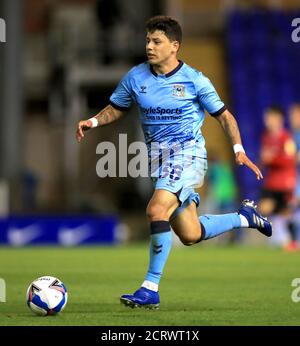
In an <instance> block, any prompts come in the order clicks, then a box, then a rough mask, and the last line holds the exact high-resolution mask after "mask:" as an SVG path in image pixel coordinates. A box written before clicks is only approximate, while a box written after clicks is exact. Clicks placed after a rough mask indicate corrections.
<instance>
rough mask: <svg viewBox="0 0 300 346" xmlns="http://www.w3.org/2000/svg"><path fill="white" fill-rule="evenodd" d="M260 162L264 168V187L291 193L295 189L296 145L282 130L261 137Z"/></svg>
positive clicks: (285, 131)
mask: <svg viewBox="0 0 300 346" xmlns="http://www.w3.org/2000/svg"><path fill="white" fill-rule="evenodd" d="M261 162H262V164H263V168H265V174H264V187H265V188H266V189H268V190H272V191H282V192H292V191H294V190H295V187H296V179H297V169H296V145H295V143H294V141H293V138H292V136H291V134H290V133H289V132H288V131H287V130H285V129H283V130H282V131H280V132H279V133H277V134H271V133H269V132H267V131H266V132H265V133H264V134H263V136H262V146H261Z"/></svg>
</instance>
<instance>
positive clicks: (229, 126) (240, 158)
mask: <svg viewBox="0 0 300 346" xmlns="http://www.w3.org/2000/svg"><path fill="white" fill-rule="evenodd" d="M216 118H217V120H218V121H219V123H220V124H221V126H222V127H223V129H224V131H225V132H226V134H227V135H228V137H229V138H230V140H231V143H232V145H235V144H242V140H241V134H240V130H239V127H238V124H237V122H236V120H235V117H234V116H233V115H232V114H231V113H230V112H229V111H228V110H226V111H225V112H223V113H222V114H220V115H219V116H218V117H216ZM235 161H236V163H237V164H238V165H240V166H243V165H246V166H247V167H249V168H250V169H251V170H252V171H253V172H254V173H255V174H256V178H257V180H260V179H262V178H263V175H262V173H261V171H260V169H259V168H258V167H257V166H256V165H255V164H254V163H253V162H252V161H251V160H250V159H249V158H248V156H247V155H246V154H245V152H243V151H239V152H237V153H236V154H235Z"/></svg>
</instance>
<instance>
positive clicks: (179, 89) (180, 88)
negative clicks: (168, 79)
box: [173, 84, 185, 97]
mask: <svg viewBox="0 0 300 346" xmlns="http://www.w3.org/2000/svg"><path fill="white" fill-rule="evenodd" d="M184 95H185V90H184V85H182V84H174V85H173V96H175V97H184Z"/></svg>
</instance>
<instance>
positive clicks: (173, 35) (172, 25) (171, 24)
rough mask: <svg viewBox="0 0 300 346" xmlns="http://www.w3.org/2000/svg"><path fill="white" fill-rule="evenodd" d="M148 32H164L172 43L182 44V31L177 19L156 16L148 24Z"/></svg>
mask: <svg viewBox="0 0 300 346" xmlns="http://www.w3.org/2000/svg"><path fill="white" fill-rule="evenodd" d="M146 29H147V31H148V32H154V31H156V30H160V31H163V32H164V33H165V35H166V36H167V37H168V39H169V40H170V41H178V42H179V43H181V42H182V30H181V26H180V24H179V23H178V22H177V20H176V19H174V18H172V17H168V16H155V17H152V18H150V19H149V20H148V22H147V23H146Z"/></svg>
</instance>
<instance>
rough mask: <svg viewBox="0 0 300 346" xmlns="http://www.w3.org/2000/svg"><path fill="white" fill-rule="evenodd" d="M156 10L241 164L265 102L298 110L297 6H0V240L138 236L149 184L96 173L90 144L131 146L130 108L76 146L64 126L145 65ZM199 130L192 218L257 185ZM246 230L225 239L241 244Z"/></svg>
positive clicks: (211, 130)
mask: <svg viewBox="0 0 300 346" xmlns="http://www.w3.org/2000/svg"><path fill="white" fill-rule="evenodd" d="M156 14H168V15H171V16H174V17H175V18H177V19H178V20H179V22H180V23H181V24H182V27H183V31H184V41H183V45H182V48H181V52H180V58H181V59H182V60H183V61H184V62H185V63H187V64H190V65H192V66H193V67H195V68H197V69H198V70H200V71H202V72H204V73H205V74H206V75H207V76H208V77H209V78H210V79H211V81H212V82H213V84H214V85H215V87H216V89H217V91H218V93H219V94H220V96H221V98H222V99H223V100H224V101H225V103H226V104H227V105H228V108H229V109H230V110H231V111H232V112H233V114H234V115H235V116H236V118H237V120H238V122H239V125H240V129H241V133H242V138H243V142H244V146H245V148H246V150H247V153H248V155H249V157H250V158H251V159H252V160H253V161H255V162H257V163H258V153H259V142H260V136H261V131H262V128H263V118H262V113H263V110H264V108H265V107H267V106H269V105H271V104H274V103H275V104H278V105H280V106H281V107H283V109H284V110H285V111H287V110H288V108H289V106H290V104H292V103H294V102H300V69H299V61H300V43H296V42H293V41H292V32H293V30H294V29H295V28H293V27H292V25H291V23H292V20H293V18H296V17H300V4H299V1H298V0H285V1H283V0H282V1H280V0H277V1H276V0H273V1H271V0H270V1H267V0H256V1H246V0H244V1H242V0H236V1H234V0H223V1H221V0H209V1H196V0H127V1H121V0H109V1H101V0H99V1H96V0H23V1H21V0H14V1H11V0H1V2H0V18H2V19H4V20H5V23H6V42H5V43H4V42H2V43H0V143H1V146H0V215H1V217H2V221H1V233H0V241H1V242H3V243H7V242H8V243H10V244H13V245H25V244H28V243H31V242H37V243H39V242H41V243H44V242H45V243H47V242H54V243H56V242H57V241H58V242H59V243H60V244H63V245H77V244H80V243H81V242H84V241H89V239H90V241H91V242H93V241H95V242H100V243H101V242H102V241H103V242H118V241H131V240H140V239H147V237H148V232H149V231H148V224H147V222H146V218H145V212H144V210H145V207H146V204H147V201H148V199H149V197H150V196H151V192H152V190H151V183H150V181H149V180H148V179H145V178H131V177H127V178H104V179H103V178H102V179H100V178H99V177H98V176H97V174H96V164H97V161H98V160H99V158H100V155H98V154H96V146H97V144H98V143H100V142H102V141H111V142H113V143H115V145H116V148H117V150H119V149H120V148H119V134H120V133H124V134H127V136H128V145H129V144H130V143H132V142H133V141H136V140H143V135H142V133H141V129H140V125H139V121H138V116H137V110H136V109H135V108H133V109H132V110H131V111H130V112H129V113H128V115H127V116H126V117H125V118H124V119H122V120H120V121H119V122H117V123H114V124H112V125H110V126H108V127H105V128H102V129H96V130H93V131H91V132H90V133H88V135H87V136H86V137H85V140H84V141H83V142H82V143H81V144H80V145H78V144H77V143H76V141H75V127H76V124H77V122H78V121H79V120H80V119H86V118H88V117H90V116H91V115H94V114H96V113H97V112H98V111H99V110H100V109H101V108H102V107H104V106H105V105H106V104H107V102H108V99H109V96H110V94H111V93H112V91H113V90H114V88H115V86H116V85H117V83H118V81H119V80H120V78H121V77H122V76H123V75H124V74H125V73H126V72H127V71H128V70H129V69H130V68H131V67H132V66H133V65H135V64H137V63H140V62H143V61H144V60H145V56H144V48H145V47H144V46H145V33H144V23H145V21H146V20H147V19H148V18H149V17H151V16H153V15H156ZM299 35H300V34H299ZM203 133H204V135H205V138H206V143H207V149H208V153H209V154H208V155H209V159H210V166H209V167H210V174H209V175H208V179H207V182H206V184H205V186H204V187H203V188H202V189H201V190H200V193H201V196H202V204H201V207H200V209H199V212H200V211H201V212H209V213H214V212H226V211H229V210H236V208H237V207H238V206H239V203H240V201H241V200H242V199H243V198H245V197H249V198H256V199H257V198H258V196H259V191H260V189H261V183H259V182H257V181H256V179H255V176H254V175H253V174H252V173H250V172H249V171H248V170H247V169H246V168H237V167H236V166H234V162H233V159H234V158H233V153H232V149H231V147H230V145H229V141H228V140H227V139H226V137H225V136H224V134H223V132H222V130H221V128H220V127H219V125H218V123H217V122H216V121H215V120H214V119H212V118H210V116H209V115H207V117H206V123H205V126H204V128H203ZM117 153H118V151H117ZM132 157H133V156H132V155H128V160H130V159H131V158H132ZM99 225H100V226H99ZM80 227H81V228H80ZM26 228H27V231H28V230H29V231H31V233H30V234H31V236H30V235H29V236H28V237H27V238H26V237H25V236H22V234H23V233H24V232H25V231H26ZM74 229H75V230H77V231H78V230H79V231H82V232H85V235H83V236H82V232H81V233H78V232H77V235H76V234H75V233H74V232H73V231H74ZM95 229H96V230H97V231H96V233H97V234H95ZM54 230H56V231H55V232H57V233H55V232H54ZM72 230H73V231H72ZM53 232H54V233H53ZM105 232H106V233H105ZM104 233H105V235H104ZM80 234H81V236H82V238H80ZM237 234H239V233H237ZM253 234H254V233H253V232H252V233H251V234H250V233H247V235H245V236H244V237H243V239H242V238H240V237H239V236H238V237H237V238H236V239H235V240H240V241H245V242H247V241H249V242H251V241H252V240H253V239H252V238H251V237H252V236H253ZM239 235H240V236H241V234H239ZM76 237H77V238H76ZM93 237H94V238H93ZM226 237H229V236H228V235H225V236H224V237H223V238H222V239H223V240H224V241H225V240H226V239H227V238H226ZM254 237H256V235H255V236H254ZM229 240H231V239H229ZM220 241H222V240H220ZM253 241H255V239H254V240H253ZM258 241H262V238H261V237H258Z"/></svg>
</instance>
